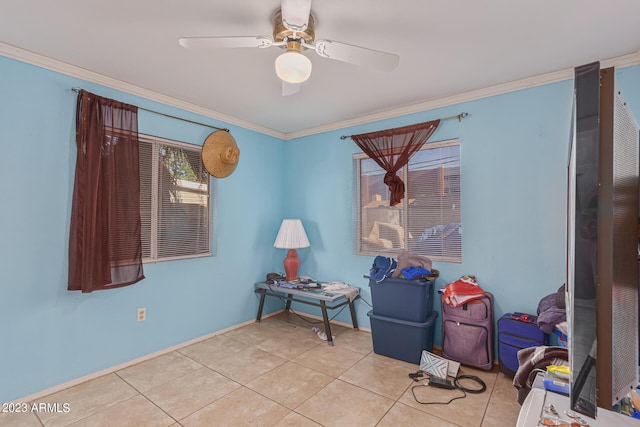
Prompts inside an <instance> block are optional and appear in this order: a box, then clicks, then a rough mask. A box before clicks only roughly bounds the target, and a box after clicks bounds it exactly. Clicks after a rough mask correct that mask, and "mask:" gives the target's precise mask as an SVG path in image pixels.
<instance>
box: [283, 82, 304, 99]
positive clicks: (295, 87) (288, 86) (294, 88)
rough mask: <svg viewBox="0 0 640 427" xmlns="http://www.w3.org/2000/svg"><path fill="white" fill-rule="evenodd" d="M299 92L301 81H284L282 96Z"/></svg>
mask: <svg viewBox="0 0 640 427" xmlns="http://www.w3.org/2000/svg"><path fill="white" fill-rule="evenodd" d="M298 92H300V83H288V82H285V81H284V80H283V81H282V96H289V95H295V94H296V93H298Z"/></svg>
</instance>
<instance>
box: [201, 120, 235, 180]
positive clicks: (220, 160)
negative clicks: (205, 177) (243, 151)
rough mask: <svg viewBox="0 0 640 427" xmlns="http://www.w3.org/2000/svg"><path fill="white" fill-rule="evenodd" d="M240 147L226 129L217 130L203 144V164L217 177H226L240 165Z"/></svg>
mask: <svg viewBox="0 0 640 427" xmlns="http://www.w3.org/2000/svg"><path fill="white" fill-rule="evenodd" d="M239 158H240V149H239V148H238V146H237V145H236V140H235V139H233V136H231V134H230V133H229V132H228V131H226V130H217V131H215V132H213V133H212V134H211V135H209V136H208V137H207V139H205V141H204V144H203V145H202V164H203V165H204V167H205V169H207V172H209V173H210V174H211V175H213V176H215V177H216V178H225V177H227V176H229V175H231V174H232V173H233V171H234V170H236V166H238V160H239Z"/></svg>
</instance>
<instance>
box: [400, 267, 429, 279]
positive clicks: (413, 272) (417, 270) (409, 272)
mask: <svg viewBox="0 0 640 427" xmlns="http://www.w3.org/2000/svg"><path fill="white" fill-rule="evenodd" d="M426 274H431V271H430V270H427V269H425V268H422V267H408V268H405V269H404V270H402V275H403V276H404V277H405V279H409V280H411V279H413V278H415V277H419V276H424V275H426Z"/></svg>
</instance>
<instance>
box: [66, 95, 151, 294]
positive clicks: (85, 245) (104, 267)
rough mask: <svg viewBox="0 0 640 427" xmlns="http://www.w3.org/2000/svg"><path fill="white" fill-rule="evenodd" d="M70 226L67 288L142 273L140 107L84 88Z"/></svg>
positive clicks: (108, 284)
mask: <svg viewBox="0 0 640 427" xmlns="http://www.w3.org/2000/svg"><path fill="white" fill-rule="evenodd" d="M76 147H77V150H78V151H77V156H76V173H75V184H74V188H73V202H72V207H71V229H70V232H69V284H68V290H70V291H82V292H92V291H95V290H100V289H109V288H116V287H120V286H126V285H132V284H134V283H136V282H138V281H140V280H142V279H144V274H143V271H142V244H141V238H140V174H139V164H138V108H137V107H135V106H132V105H127V104H123V103H121V102H118V101H114V100H111V99H107V98H102V97H100V96H97V95H94V94H92V93H89V92H86V91H84V90H81V91H80V92H79V94H78V101H77V108H76Z"/></svg>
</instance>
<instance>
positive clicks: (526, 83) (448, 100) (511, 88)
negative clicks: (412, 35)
mask: <svg viewBox="0 0 640 427" xmlns="http://www.w3.org/2000/svg"><path fill="white" fill-rule="evenodd" d="M638 64H640V52H636V53H632V54H629V55H624V56H619V57H615V58H610V59H606V60H603V61H600V66H601V68H610V67H615V68H624V67H630V66H633V65H638ZM573 76H574V69H573V68H567V69H564V70H559V71H554V72H551V73H546V74H541V75H538V76H533V77H527V78H525V79H521V80H515V81H512V82H509V83H503V84H499V85H495V86H490V87H487V88H483V89H478V90H474V91H470V92H465V93H461V94H457V95H452V96H447V97H444V98H439V99H434V100H432V101H426V102H421V103H418V104H412V105H407V106H404V107H399V108H393V109H390V110H387V111H382V112H379V113H375V114H368V115H366V116H361V117H356V118H353V119H349V120H344V121H341V122H335V123H331V124H328V125H325V126H318V127H315V128H309V129H304V130H301V131H298V132H289V133H287V134H286V139H287V140H292V139H296V138H302V137H304V136H309V135H315V134H318V133H324V132H329V131H333V130H338V129H344V128H348V127H352V126H358V125H362V124H366V123H371V122H377V121H380V120H385V119H391V118H394V117H400V116H406V115H408V114H414V113H421V112H424V111H428V110H434V109H436V108H442V107H448V106H451V105H456V104H461V103H463V102H469V101H475V100H478V99H482V98H488V97H490V96H496V95H502V94H505V93H509V92H515V91H518V90H522V89H528V88H532V87H536V86H543V85H547V84H550V83H556V82H560V81H564V80H569V79H572V78H573Z"/></svg>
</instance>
